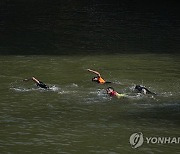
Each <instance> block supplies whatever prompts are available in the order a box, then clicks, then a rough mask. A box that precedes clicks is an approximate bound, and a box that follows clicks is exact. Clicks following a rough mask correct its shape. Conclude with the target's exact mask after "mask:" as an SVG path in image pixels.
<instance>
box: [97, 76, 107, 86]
mask: <svg viewBox="0 0 180 154" xmlns="http://www.w3.org/2000/svg"><path fill="white" fill-rule="evenodd" d="M98 83H100V84H104V83H106V81H105V80H104V79H103V78H102V77H98Z"/></svg>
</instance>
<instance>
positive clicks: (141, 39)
mask: <svg viewBox="0 0 180 154" xmlns="http://www.w3.org/2000/svg"><path fill="white" fill-rule="evenodd" d="M0 7H1V12H0V17H1V20H0V33H1V37H0V42H1V44H0V53H1V54H23V55H24V54H28V55H32V54H41V55H44V54H47V55H52V54H66V55H67V54H77V53H79V54H87V53H88V54H90V53H91V54H97V53H101V54H104V53H110V54H112V53H147V52H148V53H177V52H178V51H179V49H180V46H179V8H178V4H176V2H174V1H171V2H163V4H160V3H156V5H154V3H151V2H128V1H126V0H121V1H118V0H116V1H104V0H103V1H94V0H93V1H89V2H84V1H81V0H78V1H71V0H70V1H64V0H63V1H62V0H61V1H59V0H53V1H48V0H47V1H38V2H36V1H34V0H32V1H26V2H25V1H21V2H19V1H16V0H15V1H5V0H4V1H3V2H1V5H0Z"/></svg>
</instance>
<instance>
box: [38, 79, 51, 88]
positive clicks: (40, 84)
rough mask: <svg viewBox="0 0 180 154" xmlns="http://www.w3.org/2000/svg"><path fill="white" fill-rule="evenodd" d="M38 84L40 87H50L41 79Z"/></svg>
mask: <svg viewBox="0 0 180 154" xmlns="http://www.w3.org/2000/svg"><path fill="white" fill-rule="evenodd" d="M37 86H38V87H41V88H44V89H48V88H49V87H48V86H47V85H46V84H44V83H43V82H41V81H39V83H37Z"/></svg>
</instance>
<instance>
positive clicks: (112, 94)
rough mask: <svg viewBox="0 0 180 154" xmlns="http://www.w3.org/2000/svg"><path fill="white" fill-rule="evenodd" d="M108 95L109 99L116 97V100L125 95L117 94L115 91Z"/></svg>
mask: <svg viewBox="0 0 180 154" xmlns="http://www.w3.org/2000/svg"><path fill="white" fill-rule="evenodd" d="M109 95H110V96H111V97H113V96H116V97H118V98H120V97H124V96H125V94H119V93H117V92H116V91H112V92H111V93H110V94H109Z"/></svg>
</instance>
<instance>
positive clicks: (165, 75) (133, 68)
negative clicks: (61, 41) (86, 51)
mask: <svg viewBox="0 0 180 154" xmlns="http://www.w3.org/2000/svg"><path fill="white" fill-rule="evenodd" d="M179 59H180V56H179V55H178V54H177V55H171V54H116V55H96V56H95V55H91V56H85V55H84V56H78V55H77V56H1V57H0V70H1V74H0V85H1V87H0V98H1V101H0V126H1V127H0V150H1V153H112V154H115V153H160V152H163V153H178V152H179V150H180V149H179V144H147V143H146V142H145V143H144V144H143V145H142V146H141V147H139V148H138V149H133V148H132V147H131V145H130V143H129V138H130V136H131V134H133V133H135V132H142V133H143V135H144V136H146V137H153V136H155V137H178V136H179V129H180V121H179V117H180V95H179V94H180V93H179V88H180V71H179V66H180V61H179ZM87 68H91V69H95V70H98V71H99V72H100V73H101V75H102V77H103V78H105V79H106V80H108V81H112V82H113V83H112V84H109V85H99V84H96V83H93V82H92V81H91V78H92V77H93V76H94V75H93V74H91V73H89V72H87V70H86V69H87ZM32 76H35V77H36V78H38V79H40V80H41V81H43V82H44V83H46V84H47V85H49V86H50V90H43V89H40V88H38V87H37V86H36V85H35V84H34V83H33V82H32V81H29V82H23V81H22V80H23V79H24V78H28V77H32ZM135 84H143V85H145V86H146V87H147V88H149V89H150V90H151V91H153V92H155V93H157V95H155V96H151V95H147V96H144V95H140V94H137V93H135V92H134V91H133V88H134V86H135ZM108 86H112V87H114V88H115V90H117V91H118V92H120V93H126V94H127V95H128V98H124V99H117V98H110V97H109V96H107V94H106V92H105V89H106V88H107V87H108Z"/></svg>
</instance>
